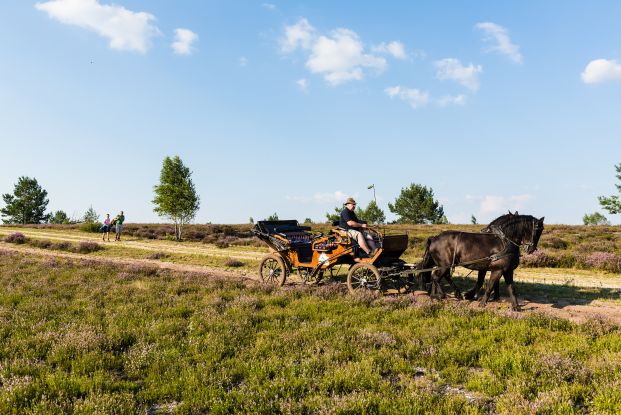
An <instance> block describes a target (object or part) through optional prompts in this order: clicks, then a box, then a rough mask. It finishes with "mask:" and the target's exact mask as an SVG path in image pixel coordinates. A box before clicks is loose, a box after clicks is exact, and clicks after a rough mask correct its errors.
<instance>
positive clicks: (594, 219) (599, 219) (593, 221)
mask: <svg viewBox="0 0 621 415" xmlns="http://www.w3.org/2000/svg"><path fill="white" fill-rule="evenodd" d="M582 222H583V223H584V224H585V225H610V222H608V219H606V216H604V215H602V214H601V213H599V212H595V213H591V214H590V215H589V214H585V215H584V216H583V217H582Z"/></svg>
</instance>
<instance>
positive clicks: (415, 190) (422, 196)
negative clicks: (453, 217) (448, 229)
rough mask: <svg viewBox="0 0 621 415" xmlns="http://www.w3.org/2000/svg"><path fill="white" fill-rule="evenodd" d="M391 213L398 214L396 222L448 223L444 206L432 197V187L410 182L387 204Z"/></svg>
mask: <svg viewBox="0 0 621 415" xmlns="http://www.w3.org/2000/svg"><path fill="white" fill-rule="evenodd" d="M388 208H389V209H390V211H391V212H392V213H395V214H397V215H398V216H399V218H398V219H397V223H448V221H447V220H446V216H444V208H443V207H442V205H440V203H439V202H438V201H437V200H435V199H434V198H433V189H431V188H427V187H426V186H422V185H420V184H415V183H412V184H411V185H410V187H407V188H403V189H401V194H400V195H399V197H397V199H396V200H395V204H394V205H393V204H392V203H389V204H388Z"/></svg>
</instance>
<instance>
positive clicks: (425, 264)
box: [416, 238, 436, 290]
mask: <svg viewBox="0 0 621 415" xmlns="http://www.w3.org/2000/svg"><path fill="white" fill-rule="evenodd" d="M431 242H433V238H427V243H426V246H425V254H424V255H423V260H422V261H421V262H419V263H418V265H417V266H416V269H428V268H432V267H433V266H435V265H436V263H435V261H434V260H433V258H432V257H431V254H430V253H429V247H430V246H431ZM428 282H431V271H429V270H427V271H423V272H421V273H419V274H418V286H419V288H420V289H421V290H425V288H426V284H427V283H428Z"/></svg>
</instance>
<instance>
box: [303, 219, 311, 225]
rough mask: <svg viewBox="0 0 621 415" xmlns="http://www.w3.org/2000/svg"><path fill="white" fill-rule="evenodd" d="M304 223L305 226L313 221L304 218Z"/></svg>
mask: <svg viewBox="0 0 621 415" xmlns="http://www.w3.org/2000/svg"><path fill="white" fill-rule="evenodd" d="M304 223H305V224H310V223H313V220H312V219H311V218H306V219H304Z"/></svg>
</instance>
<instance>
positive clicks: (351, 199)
mask: <svg viewBox="0 0 621 415" xmlns="http://www.w3.org/2000/svg"><path fill="white" fill-rule="evenodd" d="M350 203H351V204H352V205H355V204H356V201H355V200H354V198H353V197H348V198H347V200H346V201H345V203H343V204H344V205H348V204H350Z"/></svg>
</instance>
